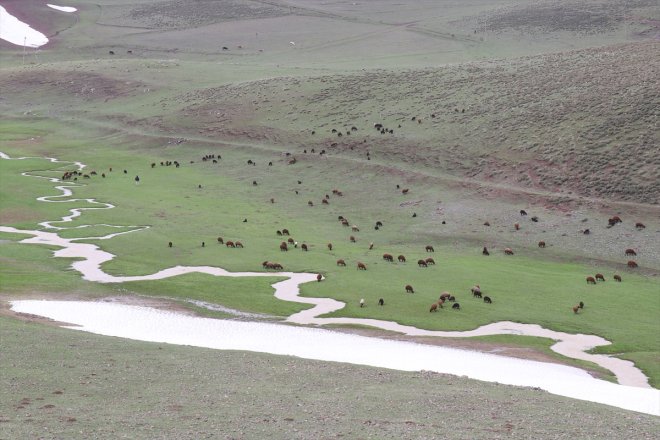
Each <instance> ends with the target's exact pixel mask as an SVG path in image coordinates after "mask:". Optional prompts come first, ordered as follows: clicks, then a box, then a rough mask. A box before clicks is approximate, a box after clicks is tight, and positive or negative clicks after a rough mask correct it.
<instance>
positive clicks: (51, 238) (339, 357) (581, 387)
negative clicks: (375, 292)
mask: <svg viewBox="0 0 660 440" xmlns="http://www.w3.org/2000/svg"><path fill="white" fill-rule="evenodd" d="M0 157H1V158H4V159H9V157H8V156H7V155H6V154H2V153H0ZM50 160H51V161H55V159H50ZM78 166H79V167H82V166H83V165H82V164H78ZM50 180H52V181H54V182H58V180H57V179H50ZM71 186H75V185H62V186H58V187H57V188H58V189H60V190H61V191H62V195H60V196H54V197H53V196H51V197H40V198H39V200H41V201H46V202H56V201H57V200H51V199H53V198H55V199H61V198H63V197H69V196H71V194H72V193H71V190H70V189H69V188H68V187H71ZM67 200H69V201H70V200H71V199H67ZM85 201H87V202H90V203H98V204H99V205H101V206H100V207H99V208H78V209H72V210H70V212H71V214H70V215H69V216H66V217H63V218H62V220H59V221H57V222H43V223H41V224H40V225H41V226H43V227H44V228H46V229H51V230H61V229H63V228H62V227H60V226H54V225H53V223H66V222H70V221H71V220H72V219H73V218H75V217H77V216H79V215H81V213H82V211H84V210H85V209H110V208H112V207H113V205H111V204H107V203H99V202H96V201H95V200H93V199H85ZM140 229H143V227H134V229H132V230H129V231H124V232H119V233H115V234H109V235H107V236H104V237H98V238H100V239H109V238H112V237H114V236H116V235H118V234H124V233H130V232H135V231H137V230H140ZM0 231H2V232H10V233H19V234H28V235H31V236H32V237H30V238H27V239H24V240H22V241H21V243H26V244H45V245H53V246H57V247H60V248H61V249H59V250H57V251H55V252H54V256H56V257H65V258H81V259H82V260H80V261H76V262H74V263H73V264H72V267H73V268H74V269H75V270H77V271H79V272H80V273H81V274H82V275H83V279H86V280H88V281H95V282H101V283H121V282H126V281H140V280H158V279H164V278H168V277H172V276H178V275H181V274H185V273H191V272H200V273H206V274H210V275H214V276H230V277H244V276H252V277H253V276H261V277H263V276H282V277H286V278H287V280H284V281H281V282H279V283H275V284H273V287H274V288H275V296H276V297H277V298H279V299H282V300H285V301H294V302H300V303H305V304H313V305H314V307H313V308H311V309H309V310H305V311H303V312H299V313H296V314H294V315H291V316H290V317H288V318H287V321H288V322H290V323H295V324H306V325H308V324H315V325H324V324H351V325H367V326H371V327H375V328H380V329H384V330H389V331H394V332H399V333H403V334H406V335H411V336H440V337H471V336H482V335H494V334H519V335H530V336H540V337H547V338H551V339H553V340H557V341H558V342H557V344H555V345H553V346H552V349H553V350H554V351H556V352H557V353H560V354H562V355H564V356H567V357H573V358H576V359H583V360H587V361H590V362H594V363H596V364H598V365H601V366H603V367H604V368H607V369H609V370H611V371H612V372H613V373H614V374H615V375H616V377H617V379H618V381H619V383H620V385H616V384H611V383H609V382H605V381H601V380H598V379H594V378H592V377H591V376H589V375H588V374H587V373H585V372H583V371H581V370H577V369H574V368H572V370H576V371H579V372H580V374H579V375H577V376H576V375H575V373H573V372H572V373H571V374H570V375H569V376H568V377H565V378H564V377H563V376H562V375H561V374H559V373H558V372H559V371H560V370H561V369H565V368H571V367H565V366H561V365H556V364H542V363H538V362H535V363H534V364H542V365H544V368H550V369H551V370H547V371H544V372H543V373H539V372H538V371H536V372H534V373H533V374H525V373H524V372H525V371H526V369H527V368H528V367H529V365H531V364H527V363H529V362H533V361H528V360H520V359H512V358H505V357H502V356H496V358H498V359H499V358H501V359H506V360H507V361H506V362H509V363H511V362H525V364H523V365H524V367H523V368H521V369H519V370H516V373H515V374H511V371H512V370H511V369H510V368H509V366H508V364H507V365H506V366H504V367H501V368H494V366H493V365H491V363H492V362H494V360H493V359H494V358H492V356H494V355H490V354H486V353H477V352H466V351H464V350H453V349H447V348H442V347H428V346H423V347H427V348H429V349H444V350H453V351H454V352H458V353H459V355H458V357H456V358H454V359H453V360H452V358H451V357H450V356H448V355H447V354H446V353H443V354H442V355H438V354H437V353H436V354H433V355H430V358H429V359H433V358H436V357H437V358H438V359H442V361H443V364H442V365H436V364H433V363H431V364H428V365H427V364H426V363H424V362H422V363H419V364H418V363H417V361H416V360H415V359H417V358H415V357H414V356H413V357H412V358H408V356H402V355H401V352H400V351H399V349H400V347H401V346H399V345H396V344H409V343H402V342H396V341H384V340H379V339H376V338H366V339H368V340H372V341H374V343H375V344H389V343H392V344H394V345H393V346H389V345H386V346H383V347H381V349H382V350H384V351H383V353H382V354H381V355H380V356H375V357H373V359H379V360H378V361H376V360H372V356H369V360H368V361H367V359H365V358H364V357H363V356H362V357H359V356H358V358H355V357H352V356H348V357H345V355H346V353H352V352H354V351H355V352H356V353H366V352H367V351H368V350H367V348H366V347H364V346H361V344H362V343H363V341H361V340H360V341H361V342H360V343H357V344H356V345H355V346H354V345H350V343H352V342H353V340H351V341H350V343H349V342H346V340H344V339H341V338H342V337H349V336H350V337H354V338H361V337H360V336H355V335H342V334H340V333H337V332H328V334H332V335H333V336H332V337H333V338H334V337H336V338H339V339H341V341H342V342H341V343H336V342H332V343H331V341H329V342H328V344H330V345H323V346H322V347H321V348H322V352H323V356H326V357H327V356H330V358H326V357H319V356H321V355H320V354H318V353H316V354H310V353H309V352H308V351H305V350H308V349H309V347H308V346H314V345H317V343H314V342H311V341H308V342H304V341H300V340H298V339H297V338H298V336H296V335H297V334H302V333H304V332H306V331H309V330H310V329H303V328H299V327H291V326H282V325H277V327H278V330H277V331H282V332H293V333H287V337H288V338H289V339H288V340H286V342H285V345H286V346H287V347H290V348H291V349H293V350H302V351H295V352H287V353H280V352H277V353H278V354H293V355H296V356H301V357H310V358H313V359H321V360H334V361H341V362H355V363H363V364H366V365H374V366H382V367H387V368H395V369H409V368H412V367H411V366H407V367H406V368H403V366H401V365H399V363H400V362H401V361H402V360H403V359H406V360H407V361H408V362H412V364H413V365H415V366H416V367H415V368H412V369H413V370H414V369H428V370H433V371H438V372H445V373H451V374H458V375H462V374H465V375H468V376H469V377H473V378H476V379H481V380H491V381H497V382H501V383H508V384H515V385H525V386H538V387H540V388H543V389H546V390H547V391H549V392H552V393H555V394H560V395H564V396H568V397H574V398H578V399H584V400H591V401H594V402H600V403H606V404H609V405H614V406H619V407H622V408H626V409H632V410H635V411H640V412H646V413H650V414H658V415H660V391H658V390H655V389H652V388H650V387H649V385H648V380H647V378H646V377H645V376H644V374H643V373H642V372H641V371H639V370H638V369H637V368H636V367H635V366H634V364H633V363H632V362H629V361H625V360H621V359H618V358H614V357H608V356H604V355H592V354H588V353H586V352H585V351H586V350H589V349H591V348H593V347H595V346H598V345H606V344H610V342H609V341H607V340H605V339H603V338H600V337H598V336H593V335H581V334H577V335H571V334H567V333H562V332H556V331H552V330H548V329H544V328H542V327H540V326H538V325H534V324H520V323H513V322H499V323H493V324H488V325H485V326H482V327H479V328H477V329H474V330H470V331H465V332H444V331H429V330H423V329H418V328H415V327H411V326H403V325H400V324H397V323H394V322H389V321H381V320H373V319H357V318H319V316H320V315H323V314H326V313H330V312H333V311H336V310H339V309H341V308H343V307H344V303H342V302H339V301H336V300H334V299H330V298H302V297H299V296H298V295H299V285H300V284H302V283H306V282H312V281H316V274H311V273H292V272H280V273H262V272H235V273H232V272H228V271H226V270H224V269H222V268H219V267H211V266H197V267H184V266H175V267H172V268H168V269H165V270H162V271H159V272H156V273H154V274H149V275H143V276H121V277H117V276H112V275H109V274H107V273H105V272H104V271H103V270H102V269H101V265H102V264H103V263H105V262H107V261H110V260H111V259H112V258H114V255H112V254H110V253H109V252H105V251H103V250H101V249H100V248H99V247H98V246H96V245H93V244H88V243H76V242H75V240H76V239H64V238H62V237H59V236H58V235H57V233H55V232H46V231H36V230H35V231H27V230H19V229H16V228H12V227H6V226H0ZM78 240H79V239H78ZM111 305H112V304H108V303H95V302H70V301H69V302H54V301H47V302H37V301H18V302H14V303H13V309H14V310H15V311H16V312H21V313H31V314H36V315H40V316H46V317H49V318H51V319H55V320H57V321H62V322H69V323H73V324H78V325H81V326H83V327H84V328H85V329H89V331H93V332H95V333H100V334H111V335H114V336H123V337H128V338H132V339H143V340H159V341H161V342H171V343H182V342H177V341H179V339H178V338H179V337H181V336H186V334H187V331H188V330H186V328H183V329H179V331H177V332H175V334H177V335H178V336H177V338H174V339H172V340H161V339H151V338H153V337H155V336H150V334H149V332H146V333H147V334H148V335H149V336H145V330H144V329H142V328H138V329H134V332H133V333H130V332H129V333H122V332H126V331H127V330H128V329H129V328H130V326H128V325H127V322H126V320H127V318H126V317H122V313H129V311H130V313H146V314H147V315H148V316H153V312H154V310H155V309H149V308H140V307H138V308H135V306H130V307H133V308H134V309H122V308H118V309H112V310H111V311H110V310H106V311H103V313H100V315H103V316H105V314H107V315H108V316H109V315H113V316H114V319H113V320H111V321H109V323H106V324H105V326H103V325H102V324H101V323H102V322H105V321H102V320H99V321H98V322H96V321H94V320H92V321H90V320H89V317H90V316H99V314H96V313H92V310H95V308H98V307H106V306H111ZM115 305H116V304H115ZM74 306H75V307H74ZM86 307H90V308H91V309H90V310H87V309H85V308H86ZM126 307H129V306H126ZM56 308H57V310H59V312H57V313H58V314H57V315H56V314H55V313H56V312H55V309H56ZM74 308H77V309H78V310H81V309H84V310H85V311H79V312H74V311H73V309H74ZM138 310H139V311H138ZM67 311H68V312H67ZM157 312H158V313H159V316H158V317H157V318H154V319H151V320H150V321H149V320H148V319H147V321H149V322H151V327H150V328H151V329H152V330H156V331H155V335H163V334H164V333H163V329H165V328H168V329H169V328H173V326H174V325H175V324H174V322H180V321H181V320H188V319H200V320H201V319H203V318H196V317H190V316H184V315H181V314H173V313H172V312H166V311H162V310H157ZM99 319H100V318H99ZM145 319H146V318H145ZM139 321H140V322H142V321H143V319H142V318H140V320H139ZM211 321H217V322H218V323H221V322H222V324H217V325H223V326H226V325H228V326H236V327H235V328H238V327H239V324H240V326H243V325H245V324H249V325H254V326H262V325H269V326H272V325H274V324H263V323H238V322H236V321H222V320H211ZM145 322H146V321H145ZM196 322H203V323H204V324H203V326H205V327H208V326H209V325H211V326H212V325H216V324H209V322H208V320H204V321H196ZM186 325H192V327H191V328H190V329H189V330H190V331H193V334H194V335H201V334H202V333H199V329H197V328H196V327H195V325H197V324H193V323H192V322H186ZM99 326H100V327H99ZM235 328H234V330H231V332H234V331H235ZM193 329H194V330H193ZM284 329H286V330H284ZM271 330H272V331H274V330H273V329H272V328H271ZM224 331H225V332H227V331H228V330H224ZM117 332H120V333H121V334H117ZM296 332H301V333H296ZM268 334H269V335H271V333H268ZM189 336H191V337H192V335H189ZM216 336H217V334H216ZM158 337H160V336H158ZM145 338H147V339H145ZM202 339H203V338H202ZM232 339H234V340H236V341H239V342H240V341H242V340H243V339H244V337H243V336H241V337H238V338H236V337H235V338H232ZM248 339H249V338H248ZM270 339H272V338H266V340H268V341H270ZM208 344H209V342H206V341H205V340H201V341H196V342H195V343H194V344H193V343H190V344H189V345H198V346H210V345H208ZM347 344H349V345H347ZM270 345H271V344H270V343H269V344H268V347H261V348H260V349H258V350H256V351H264V352H269V353H274V352H275V351H272V350H273V349H272V348H269V347H270ZM411 345H413V346H415V347H417V346H420V345H419V344H411ZM250 347H251V345H250V344H243V345H241V348H235V349H242V350H251V349H252V348H250ZM330 347H335V348H332V349H330ZM355 347H358V348H357V349H356V348H355ZM387 347H389V348H387ZM215 348H222V347H215ZM365 350H366V351H365ZM335 352H336V353H335ZM465 353H470V356H477V357H476V358H473V359H470V360H469V361H466V359H465V358H464V356H465ZM411 356H412V354H411ZM479 356H483V357H481V358H480V357H479ZM427 358H428V357H427V356H426V355H425V356H422V357H421V358H419V359H427ZM372 362H377V363H372ZM420 362H421V361H420ZM448 365H452V367H451V368H449V369H447V368H448V367H447V366H448ZM484 365H488V368H484ZM417 366H418V367H419V368H417ZM475 366H476V367H477V368H476V371H472V370H474V367H475ZM456 368H458V369H456ZM552 368H556V370H552ZM561 371H563V370H561ZM485 372H487V373H488V374H484V373H485ZM576 377H579V378H580V379H579V380H577V381H576V380H575V378H576ZM594 381H595V382H594ZM612 387H614V388H612Z"/></svg>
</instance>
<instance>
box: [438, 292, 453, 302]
mask: <svg viewBox="0 0 660 440" xmlns="http://www.w3.org/2000/svg"><path fill="white" fill-rule="evenodd" d="M450 297H451V293H449V292H442V294H441V295H440V301H446V300H448V299H449V298H450Z"/></svg>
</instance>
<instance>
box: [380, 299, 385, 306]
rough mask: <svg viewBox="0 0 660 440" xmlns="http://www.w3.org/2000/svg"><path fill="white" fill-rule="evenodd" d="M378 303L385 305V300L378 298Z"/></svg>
mask: <svg viewBox="0 0 660 440" xmlns="http://www.w3.org/2000/svg"><path fill="white" fill-rule="evenodd" d="M378 305H379V306H384V305H385V300H384V299H383V298H381V299H379V300H378Z"/></svg>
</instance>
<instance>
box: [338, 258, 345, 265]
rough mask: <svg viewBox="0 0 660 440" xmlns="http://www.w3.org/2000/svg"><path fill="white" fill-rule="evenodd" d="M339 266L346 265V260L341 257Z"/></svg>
mask: <svg viewBox="0 0 660 440" xmlns="http://www.w3.org/2000/svg"><path fill="white" fill-rule="evenodd" d="M337 266H346V262H345V261H344V260H342V259H341V258H340V259H339V260H337Z"/></svg>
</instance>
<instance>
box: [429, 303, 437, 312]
mask: <svg viewBox="0 0 660 440" xmlns="http://www.w3.org/2000/svg"><path fill="white" fill-rule="evenodd" d="M437 311H438V303H433V304H431V308H430V309H429V312H437Z"/></svg>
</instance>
